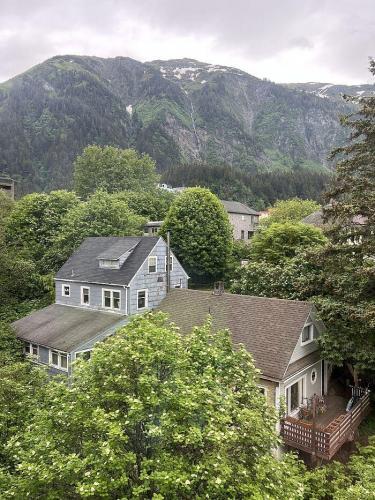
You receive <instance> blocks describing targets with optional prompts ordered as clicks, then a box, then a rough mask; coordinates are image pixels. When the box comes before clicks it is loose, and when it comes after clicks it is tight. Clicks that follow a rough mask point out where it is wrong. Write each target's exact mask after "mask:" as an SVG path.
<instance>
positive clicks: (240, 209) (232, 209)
mask: <svg viewBox="0 0 375 500" xmlns="http://www.w3.org/2000/svg"><path fill="white" fill-rule="evenodd" d="M220 201H221V203H222V204H223V205H224V208H225V210H226V211H227V212H229V213H232V214H244V215H259V212H257V211H256V210H254V209H253V208H250V207H248V206H247V205H244V204H243V203H240V202H239V201H227V200H220Z"/></svg>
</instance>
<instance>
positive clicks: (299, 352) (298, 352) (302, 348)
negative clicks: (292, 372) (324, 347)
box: [289, 316, 320, 364]
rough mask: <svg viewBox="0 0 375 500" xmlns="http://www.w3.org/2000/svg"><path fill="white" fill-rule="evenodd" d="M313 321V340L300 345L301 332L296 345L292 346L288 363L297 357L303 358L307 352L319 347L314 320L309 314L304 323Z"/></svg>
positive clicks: (317, 332) (309, 352) (317, 331)
mask: <svg viewBox="0 0 375 500" xmlns="http://www.w3.org/2000/svg"><path fill="white" fill-rule="evenodd" d="M309 323H313V325H314V340H313V342H309V343H308V344H305V345H301V340H302V332H301V335H300V336H299V339H298V342H297V344H296V347H295V348H294V351H293V354H292V357H291V358H290V362H289V364H290V363H294V362H295V361H297V360H298V359H301V358H304V357H305V356H307V355H308V354H311V353H312V352H314V351H317V350H318V349H319V346H318V342H317V339H318V338H319V335H320V333H319V330H318V328H317V326H316V323H315V321H314V320H313V319H312V318H311V316H309V318H308V320H307V321H306V324H309Z"/></svg>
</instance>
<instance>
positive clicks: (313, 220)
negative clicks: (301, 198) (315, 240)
mask: <svg viewBox="0 0 375 500" xmlns="http://www.w3.org/2000/svg"><path fill="white" fill-rule="evenodd" d="M302 222H303V223H304V224H310V225H311V226H315V227H319V228H321V229H322V228H323V227H326V226H329V225H331V223H330V221H327V222H324V220H323V210H317V211H316V212H313V213H312V214H310V215H308V216H307V217H305V218H304V219H302ZM366 223H367V218H366V217H363V216H362V215H355V216H354V217H353V218H352V225H353V226H358V225H360V226H363V225H365V224H366Z"/></svg>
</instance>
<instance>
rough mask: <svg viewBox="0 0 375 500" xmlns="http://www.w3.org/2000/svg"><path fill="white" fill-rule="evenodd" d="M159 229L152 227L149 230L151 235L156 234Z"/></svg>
mask: <svg viewBox="0 0 375 500" xmlns="http://www.w3.org/2000/svg"><path fill="white" fill-rule="evenodd" d="M158 232H159V228H158V227H152V228H151V234H158Z"/></svg>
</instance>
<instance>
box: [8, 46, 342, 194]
mask: <svg viewBox="0 0 375 500" xmlns="http://www.w3.org/2000/svg"><path fill="white" fill-rule="evenodd" d="M347 110H348V106H347V105H346V104H345V103H343V102H341V101H339V100H338V99H321V98H319V97H317V96H316V95H314V94H309V93H307V92H304V91H301V89H297V88H296V89H294V88H293V89H291V88H286V87H285V86H282V85H277V84H274V83H272V82H269V81H264V80H260V79H258V78H255V77H253V76H251V75H248V74H247V73H245V72H243V71H240V70H238V69H234V68H229V67H224V66H215V65H211V64H206V63H201V62H198V61H195V60H190V59H182V60H172V61H153V62H150V63H140V62H137V61H134V60H132V59H129V58H124V57H116V58H113V59H101V58H97V57H84V56H70V55H69V56H57V57H54V58H52V59H49V60H47V61H45V62H44V63H42V64H39V65H38V66H35V67H33V68H31V69H30V70H29V71H27V72H25V73H23V74H21V75H19V76H17V77H15V78H13V79H11V80H9V81H7V82H5V83H3V84H0V172H2V173H8V174H9V175H11V176H13V177H14V178H16V179H17V180H18V181H19V184H18V188H19V192H20V191H21V192H26V191H32V190H41V189H47V190H48V189H52V188H59V187H69V186H70V184H71V179H72V160H73V159H74V157H75V156H76V155H77V154H78V153H79V152H80V151H81V150H82V148H83V147H85V146H86V145H88V144H93V143H97V144H112V145H117V146H120V147H136V148H137V149H138V150H139V151H142V152H147V153H149V154H151V155H152V156H153V157H154V158H155V160H156V161H157V164H158V167H159V169H160V170H164V169H166V168H170V167H173V166H175V165H181V164H188V163H191V162H202V163H203V162H205V163H207V164H212V165H214V164H218V163H220V164H223V163H225V164H229V165H232V166H235V167H238V168H241V169H244V170H246V171H248V172H256V171H262V172H265V171H272V170H285V171H291V170H293V169H295V168H307V169H318V170H320V169H325V168H326V167H325V166H326V157H327V154H328V152H329V151H330V150H331V149H332V147H334V146H336V145H338V144H339V143H340V142H341V141H342V140H343V130H342V129H341V127H340V125H339V119H338V116H339V115H340V114H342V113H344V112H345V111H347Z"/></svg>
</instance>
